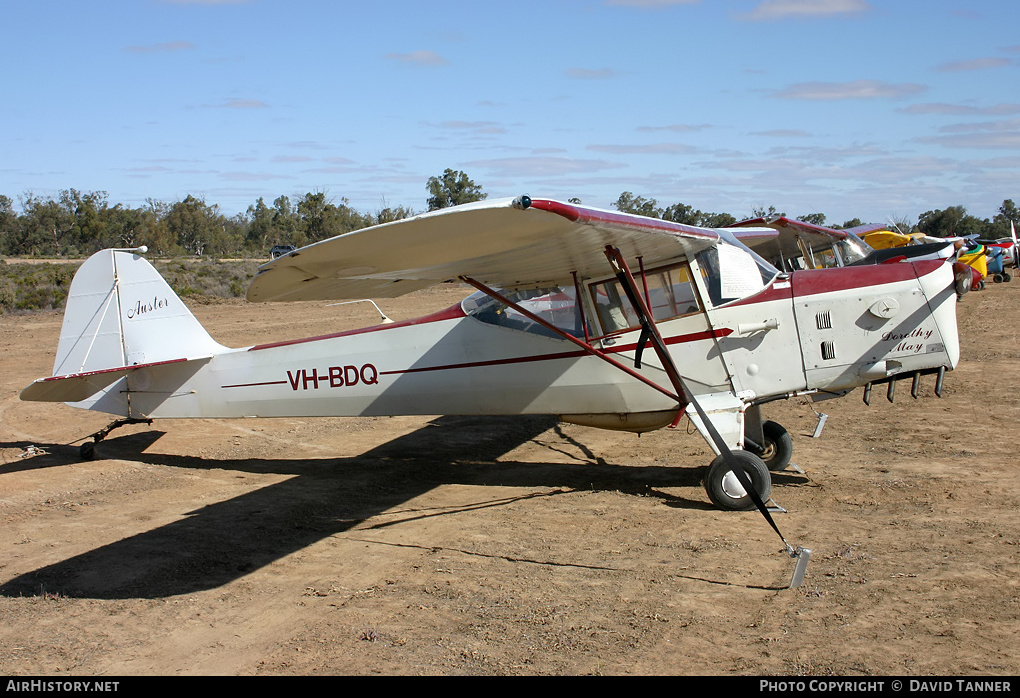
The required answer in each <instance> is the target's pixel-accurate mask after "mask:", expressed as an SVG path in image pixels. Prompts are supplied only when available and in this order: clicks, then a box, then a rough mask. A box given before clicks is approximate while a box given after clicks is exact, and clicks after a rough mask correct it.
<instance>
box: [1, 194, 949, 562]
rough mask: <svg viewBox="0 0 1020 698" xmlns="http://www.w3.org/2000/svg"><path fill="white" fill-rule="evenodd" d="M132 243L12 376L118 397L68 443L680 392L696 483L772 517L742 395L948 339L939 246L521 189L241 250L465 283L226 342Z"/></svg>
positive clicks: (805, 391) (277, 284) (831, 380)
mask: <svg viewBox="0 0 1020 698" xmlns="http://www.w3.org/2000/svg"><path fill="white" fill-rule="evenodd" d="M762 232H764V229H763V231H762ZM143 251H144V250H104V251H102V252H99V253H97V254H95V255H93V256H92V257H91V258H89V259H88V260H87V261H86V262H85V263H84V264H83V265H82V267H81V268H80V269H79V271H78V273H77V274H76V276H75V278H74V281H73V283H72V286H71V289H70V293H69V296H68V300H67V307H66V310H65V313H64V323H63V328H62V331H61V337H60V342H59V346H58V349H57V356H56V361H55V363H54V368H53V376H52V377H48V378H42V379H39V380H37V381H35V382H34V383H32V384H31V385H29V386H28V387H27V388H25V389H24V390H23V391H22V393H21V398H22V399H24V400H42V401H54V402H67V403H70V404H71V405H72V406H74V407H79V408H84V409H89V410H98V411H101V412H106V413H110V414H113V415H118V416H119V417H121V419H120V420H118V421H117V422H114V423H113V424H111V425H110V426H109V427H107V428H106V429H104V430H102V431H101V432H98V433H97V434H95V435H93V441H92V442H87V443H85V444H84V445H83V446H82V455H83V457H86V458H88V457H92V456H93V455H94V448H95V444H96V443H98V442H99V441H101V440H102V438H104V437H105V436H106V434H108V433H109V431H110V430H111V429H112V428H115V427H116V426H119V425H120V424H123V423H127V422H136V421H147V420H151V419H159V418H186V417H201V418H211V417H223V418H236V417H296V416H304V417H307V416H367V415H435V414H449V415H507V414H550V415H557V416H558V417H559V418H560V419H562V420H564V421H567V422H572V423H576V424H582V425H588V426H592V427H600V428H605V429H617V430H627V431H632V432H638V433H640V432H644V431H649V430H653V429H659V428H662V427H669V426H675V425H677V424H678V423H679V422H680V420H681V419H682V418H683V417H684V416H685V415H686V416H687V417H688V418H689V419H690V421H691V422H692V423H693V424H694V425H695V427H696V428H697V429H698V431H699V432H700V433H701V434H702V436H703V437H704V438H705V439H706V441H707V442H708V444H709V446H710V447H711V448H712V449H713V451H714V452H715V453H716V454H717V457H716V458H715V460H713V461H712V463H711V465H710V467H709V469H708V473H707V477H706V479H705V488H706V490H707V493H708V496H709V498H710V499H711V501H712V502H714V503H715V504H716V505H717V506H719V507H721V508H724V509H738V510H742V509H753V508H754V507H756V506H757V507H758V508H759V510H760V511H761V512H762V514H763V515H764V516H765V517H766V518H767V519H768V520H769V522H770V523H771V524H772V525H773V527H774V528H775V524H774V523H773V522H772V520H771V517H770V516H769V514H768V511H767V509H766V506H765V504H764V503H765V502H767V501H768V500H769V498H770V495H771V476H770V469H774V470H780V469H782V468H784V467H785V466H786V465H787V464H788V463H789V460H790V454H791V450H792V442H791V439H790V436H789V434H788V433H787V431H786V430H785V429H784V428H783V427H782V426H780V425H779V424H777V423H775V422H771V421H767V420H765V419H763V417H762V407H763V406H764V405H765V404H767V403H768V402H770V401H773V400H777V399H783V398H790V397H794V396H801V395H811V396H813V397H815V398H827V397H835V396H840V395H843V394H845V393H847V392H848V391H850V390H852V389H853V388H856V387H858V386H865V385H870V384H871V383H872V382H890V385H892V383H891V381H894V380H897V379H899V378H905V377H912V378H913V380H914V385H915V394H916V385H917V379H918V377H919V376H920V375H922V374H927V373H936V374H938V383H937V391H936V392H941V383H942V377H943V375H944V371H945V370H947V369H953V368H954V367H955V366H956V365H957V362H958V361H959V355H960V352H959V340H958V336H957V325H956V297H957V288H956V281H955V278H954V273H953V269H952V266H951V265H950V264H947V263H945V262H943V261H942V260H934V261H922V262H915V263H907V264H883V265H877V266H850V267H842V268H837V269H825V270H801V271H794V272H790V273H784V272H780V271H779V270H778V269H777V268H776V267H774V266H773V265H772V264H769V263H768V262H766V261H765V260H764V259H762V258H761V257H760V256H759V255H757V254H755V253H754V252H752V251H751V250H749V249H748V248H747V247H746V246H745V245H743V244H741V243H740V242H738V241H737V240H736V238H735V237H734V236H733V233H732V231H728V230H725V229H703V228H696V227H691V226H686V225H680V224H676V223H671V222H668V221H662V220H658V219H652V218H646V217H641V216H635V215H629V214H623V213H618V212H612V211H604V210H598V209H592V208H584V207H581V206H575V205H572V204H566V203H561V202H557V201H552V200H546V199H531V198H529V197H527V196H521V197H517V198H515V199H513V200H510V199H507V200H502V201H484V202H479V203H476V204H469V205H465V206H459V207H454V208H449V209H442V210H439V211H434V212H431V213H426V214H422V215H419V216H416V217H413V218H409V219H405V220H401V221H397V222H393V223H387V224H383V225H379V226H375V227H372V228H367V229H363V230H358V231H355V232H352V233H348V234H345V235H341V236H338V237H335V238H331V239H329V240H324V241H322V242H318V243H315V244H312V245H309V246H307V247H304V248H301V249H298V250H295V251H292V252H290V253H288V254H286V255H284V256H282V257H280V258H278V259H275V260H273V261H272V262H269V263H267V264H265V265H264V266H262V267H261V268H260V269H259V272H258V274H257V275H256V277H255V278H254V280H253V281H252V283H251V286H250V288H249V289H248V294H247V295H248V300H249V301H252V302H262V301H288V300H339V299H355V298H366V297H373V298H390V297H395V296H398V295H401V294H405V293H409V292H412V291H416V290H418V289H422V288H425V287H427V286H430V285H432V284H436V283H439V282H443V281H447V280H455V279H459V280H461V281H463V282H465V283H467V284H469V285H471V286H473V287H474V288H475V289H477V292H476V293H474V294H473V295H471V296H469V297H468V298H467V299H465V300H464V301H463V302H462V303H460V304H457V305H455V306H453V307H451V308H448V309H447V310H444V311H441V312H438V313H435V314H433V315H430V316H427V317H423V318H420V319H416V320H410V321H405V322H395V323H384V324H380V325H377V326H374V327H368V328H365V329H360V330H353V331H345V332H337V333H334V334H326V335H323V336H319V337H312V338H308V339H292V340H288V341H280V342H275V343H271V344H261V345H256V346H250V347H243V348H239V349H232V348H227V347H224V346H222V345H220V344H219V343H217V342H216V341H215V340H213V339H212V338H211V337H210V336H209V334H208V333H207V332H206V330H205V329H204V328H203V327H202V326H201V325H200V324H199V322H198V321H197V320H196V319H195V317H194V316H193V315H192V314H191V312H190V311H189V310H188V308H187V307H186V306H185V305H184V303H183V302H181V300H180V299H179V298H178V297H177V295H176V294H175V293H174V292H173V291H172V290H171V288H170V287H169V286H168V285H167V283H166V282H165V281H164V280H163V278H162V277H161V276H160V275H159V274H158V273H157V272H156V270H155V269H154V268H153V267H152V266H151V265H150V264H149V263H148V262H147V261H146V260H145V259H144V258H143V257H142V256H141V254H140V252H143ZM776 531H777V533H778V528H776ZM781 536H782V534H780V537H781ZM784 543H785V539H784ZM787 548H788V550H789V551H790V552H791V554H792V555H793V556H796V555H797V553H796V552H794V551H793V549H792V548H791V547H790V546H789V544H787ZM805 564H806V561H805Z"/></svg>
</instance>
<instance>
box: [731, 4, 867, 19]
mask: <svg viewBox="0 0 1020 698" xmlns="http://www.w3.org/2000/svg"><path fill="white" fill-rule="evenodd" d="M870 9H871V6H870V5H869V4H868V3H867V2H865V0H764V2H762V3H761V4H760V5H758V6H757V7H755V8H754V9H753V10H751V11H750V12H748V13H747V14H744V15H740V16H739V18H740V19H745V20H748V21H751V22H761V21H771V20H776V19H789V18H791V17H831V16H833V15H846V14H855V13H859V12H865V11H867V10H870Z"/></svg>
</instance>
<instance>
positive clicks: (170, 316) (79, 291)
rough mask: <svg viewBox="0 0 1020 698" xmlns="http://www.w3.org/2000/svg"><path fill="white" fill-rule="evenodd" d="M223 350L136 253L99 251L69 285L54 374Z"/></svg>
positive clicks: (80, 269)
mask: <svg viewBox="0 0 1020 698" xmlns="http://www.w3.org/2000/svg"><path fill="white" fill-rule="evenodd" d="M143 251H144V250H143ZM224 350H225V347H223V346H221V345H220V344H218V343H216V342H215V341H214V340H213V339H212V337H210V336H209V333H208V332H206V331H205V328H203V327H202V325H201V324H200V323H199V322H198V320H197V319H196V318H195V316H194V315H192V314H191V311H190V310H188V308H187V306H185V305H184V303H183V302H182V301H181V299H180V298H178V297H177V294H176V293H174V291H173V289H171V288H170V286H169V284H167V282H166V281H165V280H164V279H163V277H162V276H160V275H159V272H157V271H156V269H155V268H154V267H153V266H152V265H151V264H149V262H148V261H147V260H146V259H145V258H144V257H142V256H141V255H140V254H138V252H137V251H134V250H103V251H102V252H97V253H96V254H94V255H92V256H91V257H89V258H88V259H87V260H86V261H85V263H84V264H82V265H81V267H80V268H79V269H78V272H77V273H76V274H75V276H74V280H73V281H72V282H71V290H70V293H69V294H68V296H67V306H66V308H65V310H64V324H63V326H62V328H61V330H60V343H59V344H58V346H57V358H56V361H55V362H54V364H53V375H54V376H61V375H69V374H76V373H84V372H90V371H99V370H104V369H111V368H119V367H123V366H133V365H136V364H146V363H154V362H159V361H172V360H176V359H187V358H195V357H199V356H208V355H210V354H216V353H219V352H221V351H224Z"/></svg>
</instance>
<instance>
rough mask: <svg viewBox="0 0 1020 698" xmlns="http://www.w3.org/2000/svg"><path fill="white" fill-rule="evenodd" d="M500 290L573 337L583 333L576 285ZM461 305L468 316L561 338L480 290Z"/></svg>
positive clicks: (515, 302) (580, 335) (492, 323)
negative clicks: (575, 290) (573, 287)
mask: <svg viewBox="0 0 1020 698" xmlns="http://www.w3.org/2000/svg"><path fill="white" fill-rule="evenodd" d="M500 293H502V294H503V295H504V296H506V298H507V299H508V300H510V301H512V302H513V303H514V304H516V305H519V306H520V307H521V308H522V309H524V310H526V311H528V312H529V313H532V314H533V315H537V316H538V317H540V318H541V319H542V320H545V321H546V322H548V323H549V324H551V325H553V326H554V327H557V328H559V329H560V330H562V331H563V332H566V333H567V334H569V335H573V336H574V337H583V336H584V330H583V328H582V327H581V313H580V312H578V309H577V294H576V293H575V292H574V289H572V288H561V287H556V288H542V289H531V290H525V291H502V290H501V291H500ZM461 307H462V308H463V309H464V312H465V313H467V314H468V315H469V316H471V317H473V318H475V319H476V320H481V321H482V322H485V323H488V324H490V325H498V326H500V327H506V328H508V329H512V330H520V331H522V332H530V333H532V334H538V335H543V336H545V337H555V338H557V339H562V337H561V336H560V335H558V334H556V333H555V332H553V331H552V330H550V329H549V328H548V327H545V326H543V325H542V324H541V323H538V322H535V321H534V320H532V319H531V318H529V317H528V316H527V315H524V314H523V313H521V312H519V311H517V310H515V309H514V308H511V307H510V306H508V305H506V304H505V303H503V302H501V301H499V300H496V299H495V298H493V297H491V296H489V295H487V294H485V293H483V292H481V291H477V292H476V293H472V294H471V295H470V296H468V297H467V298H465V299H464V301H463V302H462V304H461Z"/></svg>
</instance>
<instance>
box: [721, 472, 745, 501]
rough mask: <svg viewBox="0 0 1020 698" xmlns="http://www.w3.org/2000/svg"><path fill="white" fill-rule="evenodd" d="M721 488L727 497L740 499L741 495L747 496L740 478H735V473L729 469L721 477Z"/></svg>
mask: <svg viewBox="0 0 1020 698" xmlns="http://www.w3.org/2000/svg"><path fill="white" fill-rule="evenodd" d="M722 490H723V492H724V493H725V494H726V496H727V497H732V498H733V499H740V498H741V497H746V496H747V490H745V489H744V486H743V485H741V484H740V480H739V479H738V478H737V474H736V473H735V472H733V471H732V470H730V471H729V472H727V473H726V474H725V475H723V479H722Z"/></svg>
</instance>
